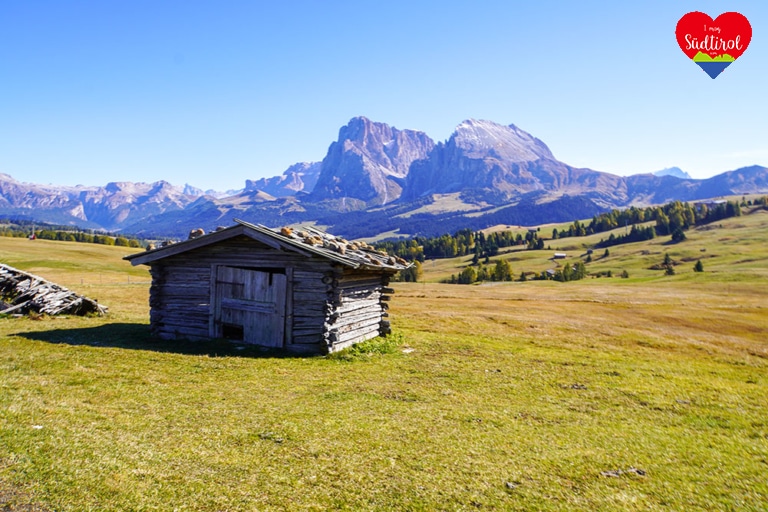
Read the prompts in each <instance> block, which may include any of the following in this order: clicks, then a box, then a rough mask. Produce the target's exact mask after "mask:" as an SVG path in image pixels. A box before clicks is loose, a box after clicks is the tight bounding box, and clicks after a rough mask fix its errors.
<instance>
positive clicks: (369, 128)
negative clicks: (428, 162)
mask: <svg viewBox="0 0 768 512" xmlns="http://www.w3.org/2000/svg"><path fill="white" fill-rule="evenodd" d="M434 146H435V143H434V141H432V139H430V138H429V137H428V136H427V135H426V134H425V133H423V132H418V131H414V130H398V129H397V128H393V127H391V126H389V125H387V124H384V123H374V122H372V121H370V120H368V119H366V118H365V117H356V118H354V119H352V120H351V121H350V122H349V123H348V124H347V125H346V126H343V127H342V128H341V129H340V130H339V138H338V140H337V141H336V142H334V143H332V144H331V146H330V148H328V154H327V155H326V156H325V158H324V159H323V161H322V164H321V171H320V176H319V177H318V180H317V184H316V185H315V188H314V190H313V191H312V193H311V194H310V198H309V199H310V200H312V201H328V200H344V199H353V200H356V202H357V203H358V204H364V205H365V206H373V205H381V204H387V203H390V202H392V201H395V200H396V199H398V198H399V197H400V194H401V193H402V187H403V184H404V182H405V177H406V176H407V175H408V171H409V169H410V167H411V164H412V163H413V162H414V161H416V160H420V159H423V158H426V157H427V155H428V154H429V152H430V151H431V150H432V148H434Z"/></svg>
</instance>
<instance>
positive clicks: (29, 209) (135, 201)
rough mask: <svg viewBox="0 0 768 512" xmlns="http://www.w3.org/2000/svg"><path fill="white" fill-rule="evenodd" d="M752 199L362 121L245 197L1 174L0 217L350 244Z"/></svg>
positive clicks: (502, 139)
mask: <svg viewBox="0 0 768 512" xmlns="http://www.w3.org/2000/svg"><path fill="white" fill-rule="evenodd" d="M748 193H768V168H766V167H762V166H757V165H755V166H751V167H745V168H741V169H736V170H733V171H729V172H724V173H722V174H719V175H717V176H714V177H712V178H709V179H705V180H696V179H692V178H690V176H688V175H687V174H686V173H684V172H683V171H681V170H680V169H678V168H669V169H664V170H662V171H659V172H657V173H648V174H636V175H632V176H627V177H622V176H618V175H615V174H610V173H605V172H599V171H595V170H592V169H586V168H576V167H572V166H570V165H568V164H566V163H563V162H561V161H559V160H557V158H555V156H554V155H553V153H552V151H551V150H550V149H549V147H548V146H547V145H546V144H545V143H544V142H543V141H541V140H539V139H537V138H536V137H534V136H532V135H531V134H529V133H527V132H525V131H523V130H522V129H520V128H518V127H517V126H515V125H500V124H497V123H494V122H491V121H483V120H475V119H469V120H466V121H464V122H462V123H460V124H459V125H458V126H457V127H456V129H455V131H454V132H453V134H452V135H451V136H450V138H449V139H448V140H446V141H444V142H438V143H435V142H434V141H433V140H432V139H431V138H430V137H429V136H428V135H427V134H425V133H423V132H420V131H415V130H399V129H397V128H394V127H392V126H389V125H387V124H385V123H379V122H374V121H371V120H369V119H367V118H365V117H355V118H353V119H351V120H350V121H349V123H348V124H346V125H345V126H343V127H341V129H340V130H339V136H338V139H337V140H336V141H334V142H332V143H331V144H330V147H329V148H328V152H327V154H326V156H325V158H323V159H322V161H319V162H305V163H297V164H295V165H292V166H291V167H289V168H288V169H287V170H286V171H285V172H283V173H282V174H281V175H279V176H275V177H272V178H261V179H257V180H247V181H246V183H245V187H244V188H243V189H242V190H239V191H228V192H227V193H216V192H214V191H205V192H204V191H202V190H200V189H196V188H195V187H192V186H190V185H186V186H184V187H177V186H174V185H171V184H170V183H168V182H166V181H158V182H156V183H151V184H146V183H131V182H116V183H108V184H107V185H105V186H102V187H84V186H61V187H59V186H53V185H37V184H30V183H22V182H19V181H17V180H15V179H14V178H12V177H11V176H9V175H7V174H0V215H1V216H4V217H15V218H23V219H26V220H35V221H39V222H48V223H53V224H61V225H74V226H79V227H82V228H91V229H103V230H108V231H122V232H125V233H129V234H135V235H139V236H144V237H148V238H159V237H183V236H184V235H185V234H186V233H188V232H189V230H190V229H193V228H197V227H202V228H204V229H208V230H210V229H213V228H215V227H217V226H218V225H229V224H231V223H232V220H233V219H234V218H236V217H237V218H243V219H246V220H248V221H251V222H255V223H262V224H265V225H271V226H279V225H285V224H294V223H302V222H304V223H307V222H312V223H315V224H317V225H321V226H325V227H327V228H328V229H329V230H330V231H332V232H334V233H336V234H340V235H344V236H347V237H351V238H355V237H371V236H375V235H378V234H381V233H389V234H391V235H393V236H397V235H415V234H424V235H434V234H441V233H445V232H449V231H453V230H456V229H459V228H463V227H469V228H472V229H481V228H483V227H487V226H490V225H495V224H519V225H537V224H541V223H548V222H563V221H570V220H574V219H581V218H589V217H592V216H593V215H596V214H598V213H600V212H603V211H606V210H609V209H611V208H624V207H628V206H632V205H637V206H641V205H650V204H659V203H665V202H668V201H673V200H681V201H692V200H697V199H705V198H711V197H718V196H724V195H734V194H738V195H740V194H748Z"/></svg>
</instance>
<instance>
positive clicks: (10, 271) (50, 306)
mask: <svg viewBox="0 0 768 512" xmlns="http://www.w3.org/2000/svg"><path fill="white" fill-rule="evenodd" d="M0 299H1V301H0V315H9V314H28V313H30V312H34V313H38V314H45V315H62V314H64V315H88V314H95V315H99V316H101V315H105V314H106V313H107V310H108V308H107V307H106V306H102V305H100V304H99V303H98V302H96V301H95V300H93V299H89V298H88V297H84V296H82V295H78V294H76V293H75V292H73V291H71V290H68V289H67V288H64V287H63V286H59V285H57V284H55V283H51V282H50V281H46V280H45V279H43V278H42V277H38V276H35V275H32V274H28V273H26V272H24V271H21V270H18V269H15V268H13V267H9V266H8V265H3V264H1V263H0Z"/></svg>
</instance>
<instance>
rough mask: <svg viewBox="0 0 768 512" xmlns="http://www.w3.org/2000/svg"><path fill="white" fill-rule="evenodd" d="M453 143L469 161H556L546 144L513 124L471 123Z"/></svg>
mask: <svg viewBox="0 0 768 512" xmlns="http://www.w3.org/2000/svg"><path fill="white" fill-rule="evenodd" d="M450 143H453V144H454V145H455V146H456V147H457V148H459V149H461V150H463V152H464V154H465V155H466V156H467V157H470V158H473V157H480V158H482V157H486V156H494V157H496V158H499V159H501V160H504V161H507V162H531V161H533V160H538V159H540V158H547V159H550V160H554V159H555V157H554V155H552V152H551V151H550V150H549V148H548V147H547V145H546V144H544V143H543V142H542V141H540V140H539V139H537V138H536V137H534V136H533V135H531V134H530V133H528V132H525V131H523V130H521V129H520V128H518V127H517V126H515V125H514V124H511V125H509V126H504V125H501V124H497V123H494V122H492V121H483V120H476V119H468V120H466V121H464V122H462V123H461V124H459V125H458V126H457V127H456V131H454V133H453V135H451V139H450V140H449V144H450Z"/></svg>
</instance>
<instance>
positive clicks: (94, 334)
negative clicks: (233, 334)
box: [14, 323, 317, 358]
mask: <svg viewBox="0 0 768 512" xmlns="http://www.w3.org/2000/svg"><path fill="white" fill-rule="evenodd" d="M14 336H18V337H20V338H26V339H29V340H35V341H43V342H46V343H53V344H61V345H73V346H88V347H105V348H122V349H126V350H149V351H153V352H166V353H171V354H183V355H195V356H209V357H250V358H302V357H317V355H316V354H313V355H309V354H307V355H304V354H296V353H293V352H287V351H285V350H280V349H274V348H267V347H260V346H257V345H242V344H237V343H233V342H231V341H228V340H223V339H216V340H207V341H188V340H183V341H182V340H174V341H165V340H161V339H159V338H154V337H153V336H152V335H151V334H150V332H149V326H148V325H145V324H129V323H112V324H105V325H100V326H98V327H88V328H81V329H53V330H50V331H37V332H20V333H16V334H14Z"/></svg>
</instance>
